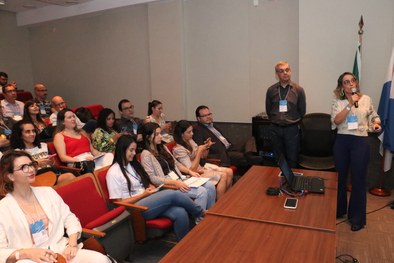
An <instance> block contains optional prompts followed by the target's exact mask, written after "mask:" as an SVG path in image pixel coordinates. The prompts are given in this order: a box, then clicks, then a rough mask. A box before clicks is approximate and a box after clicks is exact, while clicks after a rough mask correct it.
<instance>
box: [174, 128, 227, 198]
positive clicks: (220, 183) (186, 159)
mask: <svg viewBox="0 0 394 263" xmlns="http://www.w3.org/2000/svg"><path fill="white" fill-rule="evenodd" d="M174 140H175V142H176V143H177V144H176V146H175V147H174V149H173V154H174V157H175V159H177V160H178V161H179V162H180V163H182V164H183V165H184V166H186V167H187V168H189V169H191V170H192V171H194V172H198V173H200V174H201V176H203V177H207V178H210V181H211V182H213V183H214V184H216V199H219V198H220V197H222V195H223V194H224V193H225V192H226V191H227V190H228V189H229V188H230V187H231V185H232V182H233V170H231V169H230V168H228V167H220V166H217V165H214V164H207V165H205V166H204V167H202V166H201V165H200V160H201V159H204V158H206V156H207V155H208V151H209V147H210V146H211V145H212V144H213V143H212V142H211V141H207V142H206V143H204V144H202V145H197V144H196V143H195V142H194V140H193V126H192V124H191V123H190V122H188V121H186V120H180V121H178V122H177V124H176V125H175V128H174Z"/></svg>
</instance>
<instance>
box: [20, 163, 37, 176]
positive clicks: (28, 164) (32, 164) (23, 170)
mask: <svg viewBox="0 0 394 263" xmlns="http://www.w3.org/2000/svg"><path fill="white" fill-rule="evenodd" d="M30 167H33V168H34V169H35V170H36V169H37V168H38V162H36V161H33V162H31V163H27V164H23V165H21V167H19V168H18V169H15V170H14V172H16V171H19V170H22V172H24V173H27V172H29V168H30Z"/></svg>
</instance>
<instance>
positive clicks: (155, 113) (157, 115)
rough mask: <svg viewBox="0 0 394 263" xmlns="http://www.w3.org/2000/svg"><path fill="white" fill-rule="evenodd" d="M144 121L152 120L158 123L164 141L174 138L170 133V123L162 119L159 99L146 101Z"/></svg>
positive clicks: (161, 106)
mask: <svg viewBox="0 0 394 263" xmlns="http://www.w3.org/2000/svg"><path fill="white" fill-rule="evenodd" d="M144 122H145V123H148V122H153V123H157V124H159V126H160V128H161V135H162V136H163V141H164V142H166V143H169V142H172V141H173V140H174V138H173V137H172V135H171V134H170V132H171V130H172V126H171V123H170V122H166V120H165V119H164V113H163V103H161V102H160V101H158V100H153V101H151V102H149V103H148V116H146V118H145V120H144Z"/></svg>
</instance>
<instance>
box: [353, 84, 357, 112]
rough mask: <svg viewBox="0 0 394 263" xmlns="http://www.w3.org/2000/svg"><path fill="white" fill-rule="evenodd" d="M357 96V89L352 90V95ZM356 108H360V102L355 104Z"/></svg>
mask: <svg viewBox="0 0 394 263" xmlns="http://www.w3.org/2000/svg"><path fill="white" fill-rule="evenodd" d="M354 94H357V89H356V88H352V95H354ZM354 107H356V108H358V101H355V102H354Z"/></svg>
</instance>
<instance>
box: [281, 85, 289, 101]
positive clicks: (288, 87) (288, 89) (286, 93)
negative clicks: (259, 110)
mask: <svg viewBox="0 0 394 263" xmlns="http://www.w3.org/2000/svg"><path fill="white" fill-rule="evenodd" d="M281 88H282V86H279V99H280V100H282V96H281V94H280V91H281ZM285 88H288V89H287V93H286V96H285V98H284V99H283V100H286V99H287V96H288V95H289V91H290V85H287V86H286V87H285Z"/></svg>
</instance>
